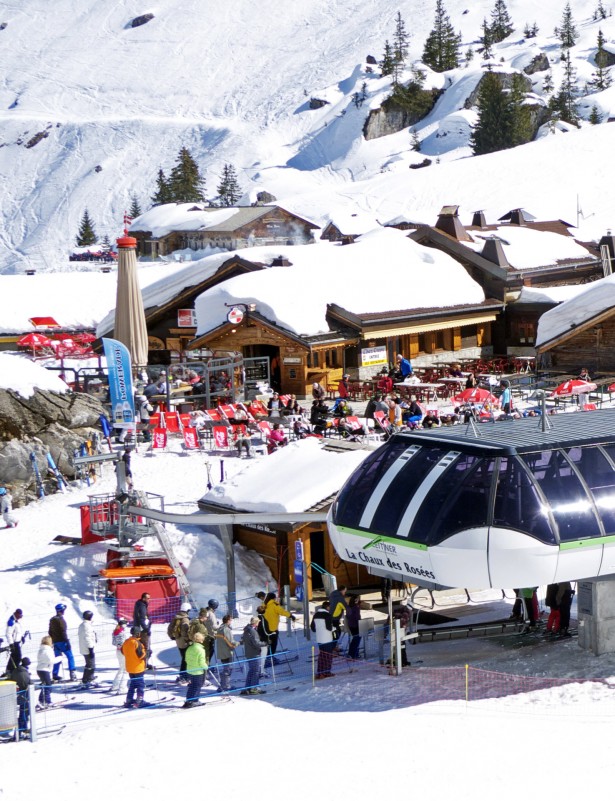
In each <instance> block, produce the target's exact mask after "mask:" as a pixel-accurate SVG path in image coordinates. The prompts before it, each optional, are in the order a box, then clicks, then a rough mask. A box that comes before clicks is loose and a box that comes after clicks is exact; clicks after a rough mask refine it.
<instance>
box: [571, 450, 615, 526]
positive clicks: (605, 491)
mask: <svg viewBox="0 0 615 801" xmlns="http://www.w3.org/2000/svg"><path fill="white" fill-rule="evenodd" d="M566 453H567V454H568V458H569V459H570V460H571V461H572V462H573V463H574V466H575V467H576V468H577V470H578V471H579V473H580V474H581V475H582V476H583V480H584V481H585V483H586V484H587V486H588V487H589V489H590V490H591V493H592V495H593V496H594V502H595V504H596V507H597V509H598V515H599V516H600V519H601V520H602V525H603V526H604V530H605V532H606V533H607V534H614V533H615V470H614V469H613V468H612V467H611V464H610V462H609V460H608V459H607V458H606V456H605V455H604V453H603V452H602V450H601V449H600V448H598V447H597V446H595V445H594V446H590V447H585V448H581V447H576V448H569V449H568V450H567V451H566ZM612 455H613V456H615V454H612Z"/></svg>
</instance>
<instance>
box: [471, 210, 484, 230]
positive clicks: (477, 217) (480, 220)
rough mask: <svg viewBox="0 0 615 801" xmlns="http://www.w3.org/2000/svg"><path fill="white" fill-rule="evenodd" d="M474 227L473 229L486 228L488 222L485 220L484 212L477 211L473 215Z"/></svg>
mask: <svg viewBox="0 0 615 801" xmlns="http://www.w3.org/2000/svg"><path fill="white" fill-rule="evenodd" d="M472 227H473V228H486V227H487V220H486V219H485V212H484V211H475V212H474V213H473V214H472Z"/></svg>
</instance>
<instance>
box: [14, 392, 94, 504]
mask: <svg viewBox="0 0 615 801" xmlns="http://www.w3.org/2000/svg"><path fill="white" fill-rule="evenodd" d="M104 413H105V408H104V407H103V406H102V404H101V403H100V402H99V401H98V400H96V399H95V398H93V397H91V396H90V395H85V394H82V393H79V392H75V393H68V392H67V393H58V392H50V391H47V390H37V391H36V392H35V393H34V394H33V395H32V396H31V397H29V398H23V397H22V396H21V395H18V394H17V393H16V392H13V391H11V390H6V389H0V483H3V484H8V485H10V486H11V488H12V491H13V500H14V503H15V505H16V506H20V505H22V504H24V503H27V502H28V501H30V500H33V499H34V498H35V497H36V482H35V479H34V473H33V469H32V463H31V460H30V454H31V453H35V454H36V460H37V464H38V466H39V470H40V472H41V475H42V476H43V479H44V481H46V483H47V489H48V490H49V491H50V492H53V491H54V490H55V488H56V486H57V485H56V482H55V480H54V479H52V478H51V477H49V480H48V481H47V453H48V452H51V454H52V456H53V458H54V460H55V462H56V464H57V466H58V468H59V469H60V472H61V473H62V474H63V475H65V476H66V477H67V478H69V479H70V478H73V477H74V468H73V465H72V456H73V453H74V451H75V449H76V448H78V447H79V446H80V445H81V443H82V442H83V441H84V440H85V439H89V438H90V437H91V435H92V433H93V431H94V430H96V431H100V425H99V417H100V415H101V414H104Z"/></svg>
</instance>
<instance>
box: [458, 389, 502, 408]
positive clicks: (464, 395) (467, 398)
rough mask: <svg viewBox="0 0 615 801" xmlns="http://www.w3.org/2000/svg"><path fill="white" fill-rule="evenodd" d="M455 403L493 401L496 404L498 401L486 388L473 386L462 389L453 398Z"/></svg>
mask: <svg viewBox="0 0 615 801" xmlns="http://www.w3.org/2000/svg"><path fill="white" fill-rule="evenodd" d="M453 400H454V401H455V403H493V404H497V403H498V402H499V401H498V399H497V398H496V397H495V395H492V394H491V392H489V390H488V389H482V387H473V388H471V389H464V390H463V392H460V393H459V394H458V395H455V397H454V398H453Z"/></svg>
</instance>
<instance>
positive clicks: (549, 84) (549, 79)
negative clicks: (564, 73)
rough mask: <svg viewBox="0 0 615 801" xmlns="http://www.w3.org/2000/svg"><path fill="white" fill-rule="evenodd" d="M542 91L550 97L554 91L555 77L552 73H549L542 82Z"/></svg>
mask: <svg viewBox="0 0 615 801" xmlns="http://www.w3.org/2000/svg"><path fill="white" fill-rule="evenodd" d="M542 91H543V92H544V93H545V94H547V95H550V94H551V92H552V91H553V75H552V74H551V72H550V71H549V72H547V74H546V75H545V77H544V80H543V82H542Z"/></svg>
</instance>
